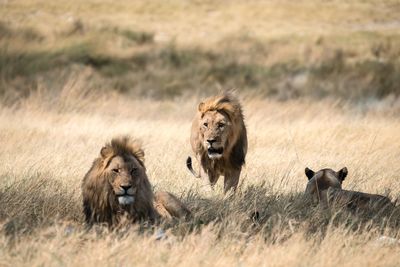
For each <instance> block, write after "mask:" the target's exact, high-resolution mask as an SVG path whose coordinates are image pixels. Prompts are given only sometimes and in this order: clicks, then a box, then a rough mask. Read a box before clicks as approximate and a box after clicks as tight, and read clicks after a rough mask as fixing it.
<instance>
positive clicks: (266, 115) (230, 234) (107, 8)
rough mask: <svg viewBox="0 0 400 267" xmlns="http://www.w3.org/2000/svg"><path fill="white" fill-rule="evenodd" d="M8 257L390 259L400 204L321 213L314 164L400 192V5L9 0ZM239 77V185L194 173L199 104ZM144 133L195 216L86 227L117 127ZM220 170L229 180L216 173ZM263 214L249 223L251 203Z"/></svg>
mask: <svg viewBox="0 0 400 267" xmlns="http://www.w3.org/2000/svg"><path fill="white" fill-rule="evenodd" d="M0 7H1V8H0V15H1V17H0V75H1V78H0V147H1V149H0V162H1V164H0V223H1V232H0V266H11V265H13V266H93V265H98V266H156V265H163V266H188V265H190V266H337V265H341V266H397V265H399V263H400V261H399V255H400V246H399V245H390V244H383V243H379V242H376V240H377V238H379V237H380V236H382V235H384V236H387V237H390V238H396V239H399V238H400V231H399V225H400V211H399V209H398V208H397V209H396V210H395V211H393V213H392V214H363V215H355V214H351V213H348V212H346V211H336V212H332V213H329V212H321V211H320V210H319V209H318V207H314V206H312V205H311V204H310V203H308V202H307V201H306V200H305V199H304V198H303V196H302V193H303V191H304V189H305V185H306V182H307V179H306V177H305V175H304V168H305V167H306V166H308V167H311V168H313V169H315V170H317V169H319V168H323V167H331V168H334V169H339V168H342V167H344V166H347V168H348V169H349V176H348V177H347V178H346V180H345V181H344V188H346V189H354V190H360V191H365V192H370V193H379V194H384V195H388V196H389V197H390V198H391V199H392V200H395V199H397V198H398V197H400V179H399V176H400V175H399V173H400V165H399V159H400V142H399V140H400V120H399V115H400V100H399V95H400V86H399V84H400V61H399V54H400V20H399V18H400V3H399V2H398V1H388V0H385V1H379V3H377V1H351V3H349V2H347V1H316V0H304V1H296V2H295V1H241V0H238V1H219V2H215V1H175V0H173V1H159V0H155V1H143V2H140V1H118V2H114V1H95V0H89V1H75V0H73V1H68V3H67V2H65V3H62V2H61V1H53V2H47V1H33V0H25V1H7V0H5V1H1V2H0ZM232 87H235V88H237V94H238V95H239V98H240V99H241V100H242V103H243V106H244V113H245V117H246V125H247V127H248V135H249V151H248V156H247V164H246V167H245V168H244V170H243V173H242V176H241V184H240V187H239V189H238V192H237V193H236V195H234V196H231V197H224V196H223V193H222V183H221V181H220V182H219V184H218V186H217V187H216V189H215V190H214V191H210V190H209V189H208V187H207V186H204V185H203V183H202V182H201V181H199V180H196V179H195V178H194V177H192V176H191V174H190V173H189V171H188V170H187V169H186V167H185V159H186V157H187V155H191V149H190V145H189V134H190V123H191V119H192V117H193V115H194V114H195V110H196V106H197V103H198V102H199V100H200V99H201V98H203V97H204V96H208V95H211V94H215V93H216V92H217V91H218V90H219V89H220V88H232ZM122 134H130V135H131V136H133V137H136V138H139V139H141V140H142V141H143V144H144V148H145V152H146V165H147V171H148V175H149V177H150V180H151V182H152V184H153V186H154V188H155V190H168V191H170V192H173V193H174V194H176V195H177V196H179V198H181V199H182V201H184V202H185V203H186V204H187V205H188V206H189V208H190V209H191V210H192V211H193V214H194V218H193V219H191V220H189V221H187V222H184V221H181V222H178V221H174V222H168V223H166V224H164V225H163V226H162V228H163V229H165V231H166V232H167V236H168V238H167V239H164V240H159V241H156V234H155V233H154V232H153V231H145V232H142V231H139V230H138V229H136V228H132V229H130V230H128V231H127V232H125V233H116V232H112V233H107V232H106V231H103V232H99V231H97V232H96V231H93V232H86V231H85V229H84V226H83V216H82V210H81V192H80V184H81V179H82V177H83V176H84V174H85V173H86V171H87V170H88V169H89V167H90V165H91V162H92V160H93V159H94V158H95V157H96V156H97V155H98V153H99V150H100V148H101V147H102V145H103V144H104V143H105V142H106V141H108V140H109V139H110V138H111V137H113V136H116V135H122ZM221 180H222V179H221ZM256 210H257V211H259V213H260V218H259V220H257V221H253V220H252V218H251V214H252V213H253V212H254V211H256Z"/></svg>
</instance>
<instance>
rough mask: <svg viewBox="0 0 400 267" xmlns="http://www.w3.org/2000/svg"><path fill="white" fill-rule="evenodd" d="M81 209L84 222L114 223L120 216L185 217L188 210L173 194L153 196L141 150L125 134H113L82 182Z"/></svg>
mask: <svg viewBox="0 0 400 267" xmlns="http://www.w3.org/2000/svg"><path fill="white" fill-rule="evenodd" d="M82 195H83V210H84V214H85V218H86V223H87V224H88V225H89V226H91V225H93V224H94V223H106V224H108V226H109V227H112V226H115V225H117V224H118V223H119V222H120V220H121V218H122V217H123V216H124V217H126V218H127V219H128V220H129V221H131V222H140V221H149V222H151V223H154V222H156V221H158V219H159V217H160V216H161V217H167V218H171V217H178V218H181V217H186V216H189V215H190V211H189V210H188V209H187V208H186V207H185V205H184V204H183V203H182V202H180V201H179V200H178V199H177V198H176V197H175V196H173V195H172V194H170V193H167V192H158V193H156V194H155V195H154V196H153V192H152V188H151V185H150V182H149V179H148V178H147V175H146V168H145V166H144V151H143V149H142V148H141V146H140V145H139V143H138V142H137V141H135V140H131V139H130V138H129V137H121V138H114V139H112V140H111V142H110V143H108V144H106V146H104V147H103V148H102V149H101V151H100V156H99V157H98V158H96V159H95V160H94V162H93V164H92V167H91V168H90V170H89V171H88V173H87V174H86V175H85V177H84V178H83V182H82Z"/></svg>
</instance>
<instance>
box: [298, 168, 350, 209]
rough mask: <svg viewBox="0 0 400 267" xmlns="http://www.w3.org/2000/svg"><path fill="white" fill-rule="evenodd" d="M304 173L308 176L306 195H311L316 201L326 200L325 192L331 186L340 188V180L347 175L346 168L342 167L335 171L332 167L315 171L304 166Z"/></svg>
mask: <svg viewBox="0 0 400 267" xmlns="http://www.w3.org/2000/svg"><path fill="white" fill-rule="evenodd" d="M305 174H306V176H307V178H308V183H307V187H306V191H305V193H306V195H308V196H311V197H312V199H313V200H314V201H316V202H320V201H322V202H326V199H325V198H326V192H327V190H328V189H329V188H330V187H332V188H338V189H341V188H342V182H343V180H344V178H346V176H347V168H346V167H344V168H343V169H341V170H340V171H338V172H336V171H334V170H332V169H322V170H319V171H317V172H314V171H313V170H311V169H309V168H306V169H305Z"/></svg>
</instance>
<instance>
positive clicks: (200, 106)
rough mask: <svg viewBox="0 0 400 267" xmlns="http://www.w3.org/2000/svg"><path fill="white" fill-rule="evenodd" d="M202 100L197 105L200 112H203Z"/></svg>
mask: <svg viewBox="0 0 400 267" xmlns="http://www.w3.org/2000/svg"><path fill="white" fill-rule="evenodd" d="M204 105H205V104H204V102H201V103H200V104H199V106H198V108H197V109H198V110H199V111H200V112H203V109H204Z"/></svg>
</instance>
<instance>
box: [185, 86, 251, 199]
mask: <svg viewBox="0 0 400 267" xmlns="http://www.w3.org/2000/svg"><path fill="white" fill-rule="evenodd" d="M190 143H191V145H192V149H193V152H194V153H195V154H196V158H197V161H198V163H199V164H200V165H201V168H200V171H199V173H198V174H197V173H196V172H195V171H194V170H193V167H192V159H191V157H188V159H187V161H186V165H187V167H188V168H189V170H190V171H191V172H192V173H193V175H194V176H196V177H198V178H200V177H202V176H203V174H206V175H207V176H208V180H209V183H210V184H211V186H214V185H215V183H216V182H217V181H218V178H219V177H220V176H221V175H223V176H224V177H225V179H224V191H225V192H227V191H229V190H230V189H234V190H235V189H236V187H237V185H238V183H239V176H240V172H241V170H242V166H243V164H244V163H245V157H246V153H247V133H246V127H245V125H244V120H243V113H242V108H241V106H240V103H239V101H238V100H237V99H236V98H235V97H234V96H233V95H232V94H231V93H227V92H225V93H223V94H220V95H217V96H214V97H211V98H208V99H206V100H205V101H203V102H201V103H200V104H199V106H198V112H197V114H196V116H195V118H194V120H193V123H192V131H191V136H190Z"/></svg>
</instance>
